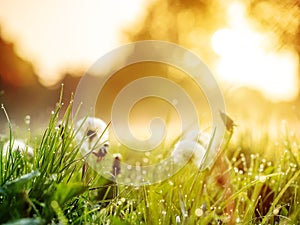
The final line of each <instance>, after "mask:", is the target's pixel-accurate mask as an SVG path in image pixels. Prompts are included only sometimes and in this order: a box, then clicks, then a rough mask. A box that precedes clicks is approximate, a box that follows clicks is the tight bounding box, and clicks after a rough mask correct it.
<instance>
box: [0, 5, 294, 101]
mask: <svg viewBox="0 0 300 225" xmlns="http://www.w3.org/2000/svg"><path fill="white" fill-rule="evenodd" d="M229 2H231V4H227V7H228V8H227V14H228V15H227V26H225V27H221V28H220V29H218V30H216V31H215V32H214V33H213V34H212V37H211V43H208V45H210V48H211V53H212V54H216V55H217V60H216V61H215V62H210V63H211V65H212V70H213V71H214V72H215V74H216V76H217V78H218V79H219V80H221V81H222V82H226V83H229V84H233V85H236V86H246V87H250V88H253V89H255V90H258V91H260V92H261V93H262V94H263V95H264V96H265V97H267V98H268V99H270V100H272V101H281V100H286V101H288V100H293V99H294V98H296V97H297V95H298V88H299V87H298V82H299V81H298V71H299V65H298V61H299V60H298V55H297V53H296V52H295V50H293V49H288V48H285V49H282V50H280V51H273V52H272V51H270V49H272V45H275V44H274V43H273V41H272V37H270V36H268V34H265V33H261V32H258V31H256V30H255V29H254V28H253V27H252V26H251V23H250V22H249V20H248V18H246V17H245V16H244V15H245V13H244V12H245V5H243V3H242V2H238V1H234V0H232V1H231V0H229ZM150 3H151V2H150ZM150 3H149V2H147V1H146V0H132V1H126V2H125V1H117V0H112V1H104V0H100V1H99V0H88V1H83V0H74V1H72V0H64V1H59V0H44V1H39V0H27V1H18V0H10V1H7V0H0V5H1V8H0V26H1V33H2V36H3V37H4V38H5V39H6V40H8V41H11V42H13V43H14V44H15V47H16V51H17V53H18V54H19V55H20V56H21V57H24V58H25V59H28V60H30V61H31V62H32V63H33V65H34V68H35V70H36V72H37V74H38V76H39V79H40V81H41V83H42V84H44V85H46V86H51V85H53V84H55V83H56V82H57V81H59V80H60V79H61V78H62V77H61V76H62V73H63V72H65V71H68V70H76V69H80V70H87V69H88V67H89V66H91V65H92V64H93V63H94V62H95V61H96V60H97V59H98V58H99V57H101V56H102V55H103V54H105V53H107V52H109V51H111V50H112V49H113V48H116V47H118V46H120V45H122V44H125V43H124V41H123V40H122V31H123V30H124V29H126V28H128V27H129V26H130V25H133V26H134V25H135V23H136V22H137V21H139V20H140V19H141V18H142V16H143V15H145V13H146V10H147V5H149V4H150ZM199 41H201V40H199Z"/></svg>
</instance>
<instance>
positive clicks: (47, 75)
mask: <svg viewBox="0 0 300 225" xmlns="http://www.w3.org/2000/svg"><path fill="white" fill-rule="evenodd" d="M0 5H1V7H0V25H1V29H0V30H1V33H2V35H3V36H4V37H5V38H6V39H7V40H9V41H12V42H14V43H15V47H16V51H17V52H18V54H19V55H20V56H22V57H24V58H26V59H29V60H30V61H31V62H32V63H33V64H34V67H35V69H36V72H37V74H38V75H39V79H40V81H41V82H42V83H43V84H44V85H46V86H50V85H52V84H55V83H56V82H57V81H58V80H59V79H60V78H61V73H62V72H64V71H65V70H68V69H71V70H73V69H82V68H83V69H84V70H85V69H87V67H88V66H90V65H91V64H92V63H94V62H95V61H96V60H97V59H98V58H99V57H101V56H102V55H103V54H105V53H107V52H109V51H110V50H111V49H113V48H116V47H118V46H119V45H120V44H122V43H121V40H120V36H121V35H120V33H121V31H122V28H123V27H125V26H127V25H128V24H130V23H132V22H133V21H134V20H135V19H136V18H138V17H139V16H140V14H142V13H143V10H144V9H145V8H146V7H145V0H132V1H117V0H111V1H105V0H87V1H83V0H74V1H72V0H64V1H60V0H54V1H52V0H44V1H39V0H27V1H18V0H10V1H5V0H0Z"/></svg>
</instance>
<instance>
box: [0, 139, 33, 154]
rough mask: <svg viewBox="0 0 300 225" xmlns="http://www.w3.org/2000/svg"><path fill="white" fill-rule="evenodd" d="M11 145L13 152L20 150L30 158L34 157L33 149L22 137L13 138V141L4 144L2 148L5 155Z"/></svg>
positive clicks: (19, 151)
mask: <svg viewBox="0 0 300 225" xmlns="http://www.w3.org/2000/svg"><path fill="white" fill-rule="evenodd" d="M10 146H11V151H12V152H18V153H21V154H23V155H27V156H28V157H29V158H32V157H33V149H32V148H31V147H30V146H28V145H27V144H26V143H25V142H24V141H23V140H20V139H16V140H13V141H12V143H10V141H7V142H6V143H5V144H4V145H3V150H2V154H3V155H6V154H7V152H8V151H9V148H10Z"/></svg>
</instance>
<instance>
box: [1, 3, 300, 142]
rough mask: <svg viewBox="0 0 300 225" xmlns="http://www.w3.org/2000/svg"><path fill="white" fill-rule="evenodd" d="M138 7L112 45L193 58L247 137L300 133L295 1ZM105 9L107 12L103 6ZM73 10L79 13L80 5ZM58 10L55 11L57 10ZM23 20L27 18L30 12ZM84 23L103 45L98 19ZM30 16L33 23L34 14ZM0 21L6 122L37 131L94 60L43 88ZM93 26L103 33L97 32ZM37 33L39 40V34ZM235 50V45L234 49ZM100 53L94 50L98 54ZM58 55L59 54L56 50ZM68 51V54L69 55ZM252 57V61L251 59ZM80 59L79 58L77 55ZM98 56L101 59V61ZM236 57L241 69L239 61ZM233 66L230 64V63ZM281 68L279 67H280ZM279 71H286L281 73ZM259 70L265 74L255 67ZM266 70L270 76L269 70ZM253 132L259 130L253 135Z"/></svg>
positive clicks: (299, 17)
mask: <svg viewBox="0 0 300 225" xmlns="http://www.w3.org/2000/svg"><path fill="white" fill-rule="evenodd" d="M0 2H1V4H2V5H3V6H5V5H9V4H8V2H9V1H5V0H1V1H0ZM140 2H142V3H139V5H141V8H140V10H139V11H138V10H137V11H138V13H136V14H135V15H134V16H133V19H131V21H130V22H126V24H123V25H122V27H121V28H118V34H119V36H118V41H117V42H114V43H113V44H114V46H115V47H116V46H118V45H120V44H125V43H129V42H132V41H139V40H148V39H154V40H165V41H170V42H174V43H177V44H180V45H182V46H184V47H186V48H188V49H191V50H192V51H194V52H195V53H197V54H198V55H199V56H200V57H201V58H202V59H203V61H204V62H205V63H206V64H207V65H208V66H209V68H210V69H211V71H212V72H213V74H215V75H216V79H217V81H218V82H219V84H220V86H221V88H222V90H223V92H224V96H225V100H226V104H227V110H228V112H229V113H230V114H231V115H232V116H233V117H234V119H235V120H236V123H237V124H238V126H239V127H240V129H239V130H243V129H248V130H249V129H250V130H252V131H253V133H252V135H254V136H256V135H257V136H261V132H262V130H263V131H264V132H265V131H267V132H269V133H270V134H272V133H274V135H276V134H277V133H278V131H280V130H278V127H280V125H281V123H282V120H288V121H293V122H292V123H289V126H290V127H292V128H295V129H296V128H297V127H298V126H299V113H298V108H299V101H300V94H299V80H300V79H299V77H300V76H299V75H300V73H299V58H300V57H299V54H300V35H299V34H300V2H299V1H298V0H286V1H279V0H264V1H257V0H247V1H238V0H226V1H220V0H164V1H163V0H157V1H154V0H153V1H149V2H147V3H146V1H140ZM28 4H29V3H28ZM102 4H103V5H105V2H104V3H102ZM107 4H108V3H107ZM114 4H115V5H114V6H113V7H112V8H111V11H110V17H108V20H107V21H105V23H107V24H108V25H109V24H110V23H109V22H110V20H112V19H111V18H113V17H117V14H118V12H119V11H120V8H122V7H124V4H125V3H124V4H123V5H122V4H121V3H118V2H115V3H114ZM16 5H17V4H15V6H16ZM63 5H64V4H62V6H63ZM73 5H74V7H75V6H79V5H78V4H77V3H76V4H75V3H74V4H73ZM56 6H57V7H58V6H59V4H58V5H56ZM69 6H70V5H69ZM125 6H126V4H125ZM45 7H47V6H45ZM48 7H50V6H48ZM130 7H132V5H129V3H128V8H123V9H121V10H122V11H124V13H126V12H127V13H131V11H130ZM3 8H5V7H3ZM10 10H11V14H15V15H17V13H18V11H17V9H16V8H14V7H10ZM49 10H50V8H49ZM69 10H70V9H69ZM83 10H84V9H82V11H83ZM98 10H99V11H98V13H99V14H101V13H102V12H103V9H101V8H99V9H98ZM101 10H102V11H101ZM25 13H27V14H26V15H29V14H31V13H32V12H31V11H28V12H25ZM64 13H65V14H66V15H65V16H67V15H69V14H68V11H67V10H66V11H65V12H64ZM3 15H4V14H3ZM53 16H55V15H53ZM78 16H79V17H81V16H84V15H83V14H79V15H78ZM89 16H90V17H91V19H93V17H95V24H93V25H96V26H95V27H94V29H93V30H94V31H95V35H96V32H100V33H101V35H102V36H103V39H104V37H105V35H106V30H105V28H103V29H102V28H101V26H100V25H99V24H100V22H101V21H98V20H96V18H98V17H97V15H95V14H92V15H89ZM32 17H33V18H34V15H33V16H32ZM70 17H71V15H70ZM3 18H5V17H1V12H0V27H1V29H0V103H1V104H4V106H5V108H6V109H7V111H8V113H9V115H10V117H11V120H12V121H13V122H14V123H15V124H18V126H21V127H22V126H24V125H25V123H24V118H25V116H26V115H30V116H31V126H32V127H40V125H41V124H45V121H46V119H47V118H48V117H49V114H50V112H51V110H53V109H54V108H55V104H56V102H57V99H58V95H59V89H60V87H61V83H63V84H64V98H65V102H66V103H67V102H68V100H69V98H70V96H71V93H73V92H75V90H76V86H77V84H78V82H79V80H80V77H81V76H82V75H83V74H84V73H85V71H86V69H87V68H88V66H89V65H90V64H91V63H93V61H91V62H90V64H89V63H86V65H85V66H83V67H81V66H78V64H76V62H74V64H72V63H71V64H66V66H65V68H63V69H61V70H60V74H59V75H57V74H55V75H53V77H56V80H55V82H53V80H52V82H51V83H48V84H47V82H45V80H46V79H44V78H43V77H42V76H43V75H42V74H40V73H39V71H40V70H39V69H37V66H36V64H35V62H36V60H32V58H31V57H30V54H25V53H24V52H22V51H21V53H20V50H19V49H18V48H19V47H18V46H20V43H19V42H22V39H21V38H20V39H19V40H18V39H17V38H9V35H7V32H6V31H7V28H6V26H7V25H6V20H4V19H3ZM16 18H17V17H16ZM37 19H38V18H34V20H37ZM72 19H74V18H73V17H71V20H70V21H71V22H70V23H71V25H72V26H70V27H68V28H65V30H64V28H61V29H62V30H63V31H65V32H69V30H70V31H72V29H73V28H74V27H76V25H77V24H76V20H75V19H74V24H73V23H72ZM102 22H103V21H102ZM53 23H54V26H56V27H59V26H60V23H59V22H58V21H56V20H55V21H54V22H53ZM97 24H98V25H99V29H100V31H97V29H98V27H97ZM79 25H80V24H78V26H79ZM83 25H84V26H89V25H91V24H83ZM111 26H113V23H112V24H111ZM41 27H42V25H41ZM2 28H3V29H2ZM45 29H46V28H45ZM48 29H51V27H50V28H48ZM101 29H102V30H101ZM20 32H21V31H20ZM36 32H37V35H39V32H42V31H38V30H37V31H36ZM62 34H63V33H56V34H53V35H56V36H57V35H58V36H59V38H60V42H65V43H67V42H68V41H69V40H68V39H67V38H64V35H62ZM87 35H88V34H87ZM53 37H54V36H53ZM67 37H69V36H67ZM256 37H258V39H259V38H262V39H263V41H262V42H257V43H256V42H255V41H256ZM74 38H75V37H74ZM248 38H249V39H248ZM33 41H34V40H33ZM98 41H100V42H101V40H98ZM253 43H254V44H253ZM76 44H77V45H83V46H84V45H85V44H86V40H84V39H83V41H82V42H77V43H76ZM92 44H93V43H92ZM105 44H106V42H105V41H103V43H102V45H105ZM232 45H235V47H236V49H234V48H233V47H232ZM52 47H53V46H52ZM52 47H51V46H50V47H49V48H52ZM98 47H99V46H96V43H95V48H98ZM254 47H257V51H256V52H258V55H255V54H254V53H253V52H252V51H251V49H253V48H254ZM249 49H250V50H249ZM57 51H58V52H59V49H57ZM69 51H70V54H72V49H69ZM224 51H225V52H224ZM254 52H255V51H254ZM243 53H245V54H244V55H243ZM252 53H253V55H250V54H252ZM58 54H59V53H58ZM77 54H79V55H80V52H79V53H77ZM53 57H54V56H53ZM98 57H101V54H100V55H98ZM230 57H231V58H230ZM260 57H261V58H260ZM239 58H240V59H241V62H240V61H236V60H237V59H239ZM264 58H266V59H269V58H270V62H268V63H269V64H266V65H264V64H265V62H264V61H263V62H262V63H261V64H259V61H260V60H261V59H262V60H263V59H264ZM41 60H42V59H41ZM222 60H223V61H222ZM230 60H231V61H230ZM256 60H257V61H256ZM272 60H274V61H272ZM232 61H233V62H234V64H231V63H232ZM226 63H227V64H226ZM257 63H258V64H257ZM239 64H240V65H239ZM281 64H282V65H283V67H282V68H281V67H277V66H278V65H281ZM220 65H222V66H223V67H222V66H221V67H220ZM224 65H225V67H224ZM232 65H234V66H232ZM284 65H288V66H287V67H284ZM226 66H227V67H226ZM245 66H246V67H245ZM260 66H262V68H259V67H260ZM263 66H265V67H266V68H263ZM289 66H290V67H289ZM272 67H274V70H275V72H276V71H277V70H278V71H279V72H278V74H273V73H274V70H272ZM78 68H79V69H78ZM269 68H271V69H270V70H268V69H269ZM255 69H256V70H255ZM295 71H296V72H295ZM259 72H262V74H259ZM57 77H58V78H57ZM273 78H274V80H273ZM53 79H54V78H53ZM275 79H277V80H275ZM41 80H43V82H41ZM280 81H288V84H289V85H292V86H289V85H285V86H284V83H285V82H282V85H280ZM276 82H277V83H276ZM278 83H279V84H278ZM116 87H118V82H116ZM281 88H282V90H281ZM277 89H278V90H277ZM279 89H280V90H279ZM268 91H269V92H268ZM276 91H277V92H276ZM112 95H113V94H112ZM258 125H259V126H260V129H257V126H258ZM261 128H262V129H261ZM6 129H7V126H6V122H5V118H4V115H3V114H0V133H1V134H3V133H5V132H6Z"/></svg>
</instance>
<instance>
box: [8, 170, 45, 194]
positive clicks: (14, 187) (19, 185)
mask: <svg viewBox="0 0 300 225" xmlns="http://www.w3.org/2000/svg"><path fill="white" fill-rule="evenodd" d="M39 175H40V172H39V171H38V170H35V171H33V172H31V173H27V174H25V175H23V176H21V177H20V178H17V179H15V180H12V181H9V182H7V183H6V184H4V185H3V190H4V191H6V192H10V193H12V192H19V191H21V190H22V189H24V185H25V184H27V183H28V182H29V181H30V180H31V179H33V178H34V177H37V176H39Z"/></svg>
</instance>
